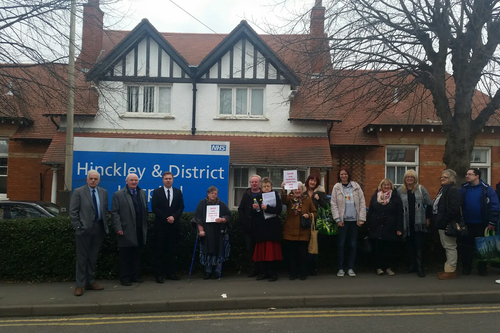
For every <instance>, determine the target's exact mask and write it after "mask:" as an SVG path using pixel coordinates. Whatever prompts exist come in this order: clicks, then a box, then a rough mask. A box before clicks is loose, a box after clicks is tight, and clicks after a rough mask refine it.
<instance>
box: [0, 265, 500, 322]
mask: <svg viewBox="0 0 500 333" xmlns="http://www.w3.org/2000/svg"><path fill="white" fill-rule="evenodd" d="M183 278H184V279H181V280H180V281H165V283H164V284H157V283H156V282H155V281H154V280H145V281H144V282H143V283H141V284H134V285H133V286H132V287H124V286H121V285H120V284H119V282H118V281H113V280H103V281H98V283H99V284H101V285H102V286H104V288H105V289H104V290H103V291H86V292H85V293H84V295H83V296H81V297H75V296H73V291H74V289H73V288H74V283H73V282H64V283H13V284H8V283H1V284H0V317H9V316H57V315H78V314H104V313H107V314H109V313H132V312H135V313H144V312H166V311H207V310H232V309H264V308H265V309H267V308H270V307H274V308H278V309H280V308H293V307H349V306H384V305H386V306H398V305H401V306H402V305H439V304H466V303H500V285H499V284H495V282H494V281H495V280H496V279H499V278H500V270H498V269H491V271H490V274H489V275H488V276H486V277H484V276H478V275H477V274H472V275H470V276H459V278H458V279H456V280H448V281H440V280H438V279H437V276H436V273H435V272H429V273H428V274H427V277H426V278H418V277H417V276H416V275H414V274H397V275H396V276H393V277H390V276H387V275H384V276H376V275H375V274H371V273H364V274H358V276H356V277H348V276H345V277H343V278H338V277H337V276H335V275H326V274H324V275H319V276H316V277H309V278H308V279H307V280H306V281H300V280H295V281H290V280H288V278H287V277H285V276H282V277H281V279H280V280H278V281H276V282H272V283H271V282H268V281H267V280H264V281H256V280H255V279H254V278H247V277H240V276H228V277H225V278H222V280H220V281H219V280H207V281H205V280H203V279H201V278H194V279H191V281H190V282H187V277H183ZM223 294H225V295H226V296H227V298H223V297H222V295H223Z"/></svg>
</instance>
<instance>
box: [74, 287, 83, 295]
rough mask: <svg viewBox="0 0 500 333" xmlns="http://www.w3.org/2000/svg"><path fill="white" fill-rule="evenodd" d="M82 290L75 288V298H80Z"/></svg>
mask: <svg viewBox="0 0 500 333" xmlns="http://www.w3.org/2000/svg"><path fill="white" fill-rule="evenodd" d="M82 295H83V288H75V296H82Z"/></svg>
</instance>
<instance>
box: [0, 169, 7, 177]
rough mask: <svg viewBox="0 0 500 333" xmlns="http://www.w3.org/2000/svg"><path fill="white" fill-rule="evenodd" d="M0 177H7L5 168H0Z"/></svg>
mask: <svg viewBox="0 0 500 333" xmlns="http://www.w3.org/2000/svg"><path fill="white" fill-rule="evenodd" d="M0 176H7V167H0Z"/></svg>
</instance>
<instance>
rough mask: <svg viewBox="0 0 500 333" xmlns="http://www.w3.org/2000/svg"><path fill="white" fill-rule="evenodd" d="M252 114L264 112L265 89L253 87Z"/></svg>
mask: <svg viewBox="0 0 500 333" xmlns="http://www.w3.org/2000/svg"><path fill="white" fill-rule="evenodd" d="M252 114H253V115H263V114H264V89H252Z"/></svg>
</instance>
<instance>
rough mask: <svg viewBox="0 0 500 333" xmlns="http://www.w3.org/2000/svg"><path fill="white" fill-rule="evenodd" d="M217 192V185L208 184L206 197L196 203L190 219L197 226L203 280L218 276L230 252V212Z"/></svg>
mask: <svg viewBox="0 0 500 333" xmlns="http://www.w3.org/2000/svg"><path fill="white" fill-rule="evenodd" d="M218 194H219V190H218V189H217V187H215V186H210V187H209V188H208V190H207V196H206V198H205V199H202V200H201V201H200V202H199V203H198V206H197V207H196V211H195V213H194V217H193V220H192V221H191V223H192V225H193V227H197V228H198V233H199V237H200V263H201V264H202V265H203V266H205V275H204V276H203V279H205V280H208V279H210V278H212V279H216V278H217V277H220V275H221V268H222V263H223V262H224V261H226V260H227V259H228V258H229V253H230V252H231V247H230V245H229V235H228V230H229V229H230V224H229V222H230V218H231V212H230V211H229V208H228V207H227V205H226V204H225V203H224V202H222V201H221V200H220V199H219V197H218ZM214 271H215V273H214ZM216 273H217V274H216Z"/></svg>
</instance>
